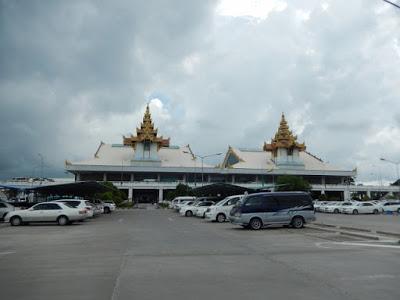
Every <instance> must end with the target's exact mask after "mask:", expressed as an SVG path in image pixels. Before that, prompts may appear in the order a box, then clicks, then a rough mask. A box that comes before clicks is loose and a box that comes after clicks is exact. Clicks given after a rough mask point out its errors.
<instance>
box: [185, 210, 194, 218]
mask: <svg viewBox="0 0 400 300" xmlns="http://www.w3.org/2000/svg"><path fill="white" fill-rule="evenodd" d="M185 216H186V217H191V216H193V212H192V211H191V210H188V211H187V212H185Z"/></svg>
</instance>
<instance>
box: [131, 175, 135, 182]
mask: <svg viewBox="0 0 400 300" xmlns="http://www.w3.org/2000/svg"><path fill="white" fill-rule="evenodd" d="M130 181H131V182H133V181H135V176H134V175H133V173H131V178H130Z"/></svg>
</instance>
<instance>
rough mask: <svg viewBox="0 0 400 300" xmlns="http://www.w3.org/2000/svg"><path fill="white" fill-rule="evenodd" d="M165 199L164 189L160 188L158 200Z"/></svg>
mask: <svg viewBox="0 0 400 300" xmlns="http://www.w3.org/2000/svg"><path fill="white" fill-rule="evenodd" d="M163 200H164V190H163V189H158V202H162V201H163Z"/></svg>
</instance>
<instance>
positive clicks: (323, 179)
mask: <svg viewBox="0 0 400 300" xmlns="http://www.w3.org/2000/svg"><path fill="white" fill-rule="evenodd" d="M321 184H322V185H326V183H325V176H322V177H321ZM324 194H325V192H324Z"/></svg>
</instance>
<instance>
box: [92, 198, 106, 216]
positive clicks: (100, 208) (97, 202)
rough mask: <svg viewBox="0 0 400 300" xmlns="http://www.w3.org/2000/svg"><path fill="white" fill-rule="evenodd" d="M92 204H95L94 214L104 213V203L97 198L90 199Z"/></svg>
mask: <svg viewBox="0 0 400 300" xmlns="http://www.w3.org/2000/svg"><path fill="white" fill-rule="evenodd" d="M90 202H91V203H92V204H94V205H95V206H96V208H95V210H94V215H100V214H104V203H103V201H101V200H99V199H94V200H90Z"/></svg>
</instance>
